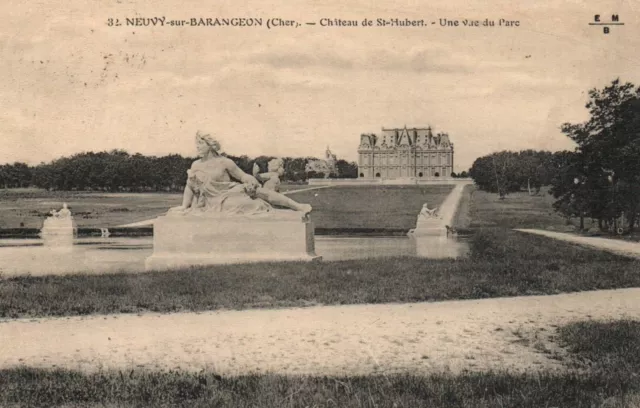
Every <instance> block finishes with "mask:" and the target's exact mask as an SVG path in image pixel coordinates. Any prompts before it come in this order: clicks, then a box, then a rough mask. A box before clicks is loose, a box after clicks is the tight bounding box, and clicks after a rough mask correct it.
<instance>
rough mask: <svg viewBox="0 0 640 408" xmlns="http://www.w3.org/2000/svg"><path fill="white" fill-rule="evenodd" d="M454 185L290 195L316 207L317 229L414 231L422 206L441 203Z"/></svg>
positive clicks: (336, 189)
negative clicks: (394, 229)
mask: <svg viewBox="0 0 640 408" xmlns="http://www.w3.org/2000/svg"><path fill="white" fill-rule="evenodd" d="M452 189H453V186H450V185H444V186H440V185H434V186H335V187H331V188H326V189H318V190H309V191H303V192H300V193H295V194H292V195H291V198H293V199H294V200H296V201H299V202H302V203H309V204H311V205H312V206H313V209H314V212H313V213H312V214H313V215H312V216H313V222H314V223H315V225H316V227H318V228H398V229H406V230H409V229H411V228H415V226H416V225H415V224H416V217H417V215H418V213H420V209H421V208H422V205H423V204H424V203H425V202H427V203H429V206H430V207H434V206H436V205H439V204H441V203H442V202H443V201H444V199H445V197H446V196H447V195H448V194H449V193H450V192H451V190H452Z"/></svg>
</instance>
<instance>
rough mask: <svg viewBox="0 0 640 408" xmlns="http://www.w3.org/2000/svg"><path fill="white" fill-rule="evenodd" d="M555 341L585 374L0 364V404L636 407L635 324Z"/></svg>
mask: <svg viewBox="0 0 640 408" xmlns="http://www.w3.org/2000/svg"><path fill="white" fill-rule="evenodd" d="M558 334H559V340H560V341H561V342H562V343H563V344H564V345H565V346H566V347H567V349H568V351H569V352H570V356H571V357H573V361H570V362H569V364H570V365H574V364H575V365H577V366H578V367H579V368H583V369H585V371H577V370H576V371H573V370H569V371H558V372H547V373H542V374H513V373H509V372H496V373H494V372H490V373H473V374H462V375H457V376H454V375H451V374H446V373H445V374H433V375H430V376H426V377H418V376H413V375H392V376H367V377H347V378H343V377H338V378H334V377H303V376H296V377H293V376H279V375H274V374H266V375H252V376H241V377H227V378H223V377H220V376H218V375H216V374H215V373H213V372H201V373H187V372H176V371H169V372H147V371H134V370H132V371H129V372H115V371H107V372H100V373H96V374H83V373H80V372H74V371H67V370H60V369H53V370H43V369H32V368H14V369H7V370H0V403H1V404H2V406H32V407H50V406H65V407H91V406H95V407H98V406H118V407H149V406H153V407H169V406H172V407H194V408H197V407H205V406H206V407H209V406H217V407H255V408H260V407H278V408H280V407H283V408H288V407H345V408H350V407H354V408H355V407H358V408H360V407H371V408H373V407H418V406H429V407H468V408H471V407H474V408H475V407H478V408H482V407H522V408H534V407H536V408H537V407H563V408H572V407H609V408H622V407H637V406H639V405H640V382H639V381H638V380H637V379H638V376H639V375H640V359H639V357H638V356H640V322H638V321H619V322H578V323H574V324H572V325H569V326H565V327H561V328H560V329H559V332H558Z"/></svg>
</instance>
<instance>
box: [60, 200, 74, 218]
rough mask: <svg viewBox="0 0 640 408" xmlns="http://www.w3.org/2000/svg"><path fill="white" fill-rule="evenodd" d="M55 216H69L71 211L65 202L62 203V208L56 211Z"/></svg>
mask: <svg viewBox="0 0 640 408" xmlns="http://www.w3.org/2000/svg"><path fill="white" fill-rule="evenodd" d="M56 217H58V218H70V217H71V211H70V210H69V208H68V207H67V203H64V204H62V209H61V210H60V211H58V213H57V215H56Z"/></svg>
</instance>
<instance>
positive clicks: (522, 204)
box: [471, 189, 572, 230]
mask: <svg viewBox="0 0 640 408" xmlns="http://www.w3.org/2000/svg"><path fill="white" fill-rule="evenodd" d="M553 202H554V199H553V197H552V196H550V195H549V194H547V193H546V190H544V189H543V190H542V192H541V193H540V194H539V195H534V196H530V195H529V194H528V193H527V192H519V193H512V194H509V195H508V196H507V198H506V199H504V200H500V198H499V196H498V194H494V193H487V192H485V191H480V190H475V191H474V192H473V199H472V205H471V219H472V221H471V227H472V228H480V227H503V228H540V229H548V228H549V227H552V229H557V230H571V229H572V227H571V225H567V223H566V220H565V218H563V217H561V216H560V215H558V214H557V213H556V212H555V211H554V210H553V207H552V204H553Z"/></svg>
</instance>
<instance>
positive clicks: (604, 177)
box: [551, 79, 640, 230]
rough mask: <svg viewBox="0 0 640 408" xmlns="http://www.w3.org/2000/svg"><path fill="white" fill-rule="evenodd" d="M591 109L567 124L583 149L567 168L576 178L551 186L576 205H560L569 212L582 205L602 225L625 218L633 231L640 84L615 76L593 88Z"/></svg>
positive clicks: (639, 170) (639, 171)
mask: <svg viewBox="0 0 640 408" xmlns="http://www.w3.org/2000/svg"><path fill="white" fill-rule="evenodd" d="M586 108H587V109H588V110H589V114H590V118H589V120H588V121H586V122H584V123H577V124H571V123H565V124H564V125H563V126H562V132H563V133H565V134H566V135H567V136H568V137H569V138H571V140H573V141H574V142H575V143H576V144H577V145H578V147H577V148H576V151H575V156H574V157H573V158H572V160H571V162H570V163H569V164H568V165H567V166H568V167H567V168H566V169H565V170H566V171H568V172H571V173H572V175H573V180H571V177H564V178H561V177H558V178H556V179H555V180H554V186H553V189H552V190H551V192H552V193H553V194H554V196H555V197H556V198H558V200H559V202H563V203H567V202H570V201H571V200H573V202H574V205H573V206H561V205H558V206H557V208H558V209H559V210H560V211H563V212H564V213H565V214H567V212H571V211H575V208H579V209H580V211H581V212H582V214H581V215H582V216H589V217H592V218H594V219H598V221H599V224H600V225H601V226H607V225H615V226H617V225H618V221H619V220H623V221H622V222H623V223H624V224H625V225H626V227H628V229H629V230H633V227H634V225H635V223H636V221H637V219H638V213H639V212H640V88H636V87H635V86H634V85H633V84H631V83H624V84H623V83H621V82H620V80H619V79H616V80H615V81H613V82H612V83H611V85H609V86H606V87H605V88H603V89H600V90H599V89H592V90H590V91H589V102H588V103H587V105H586ZM572 183H573V185H571V184H572ZM571 208H573V209H571Z"/></svg>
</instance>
